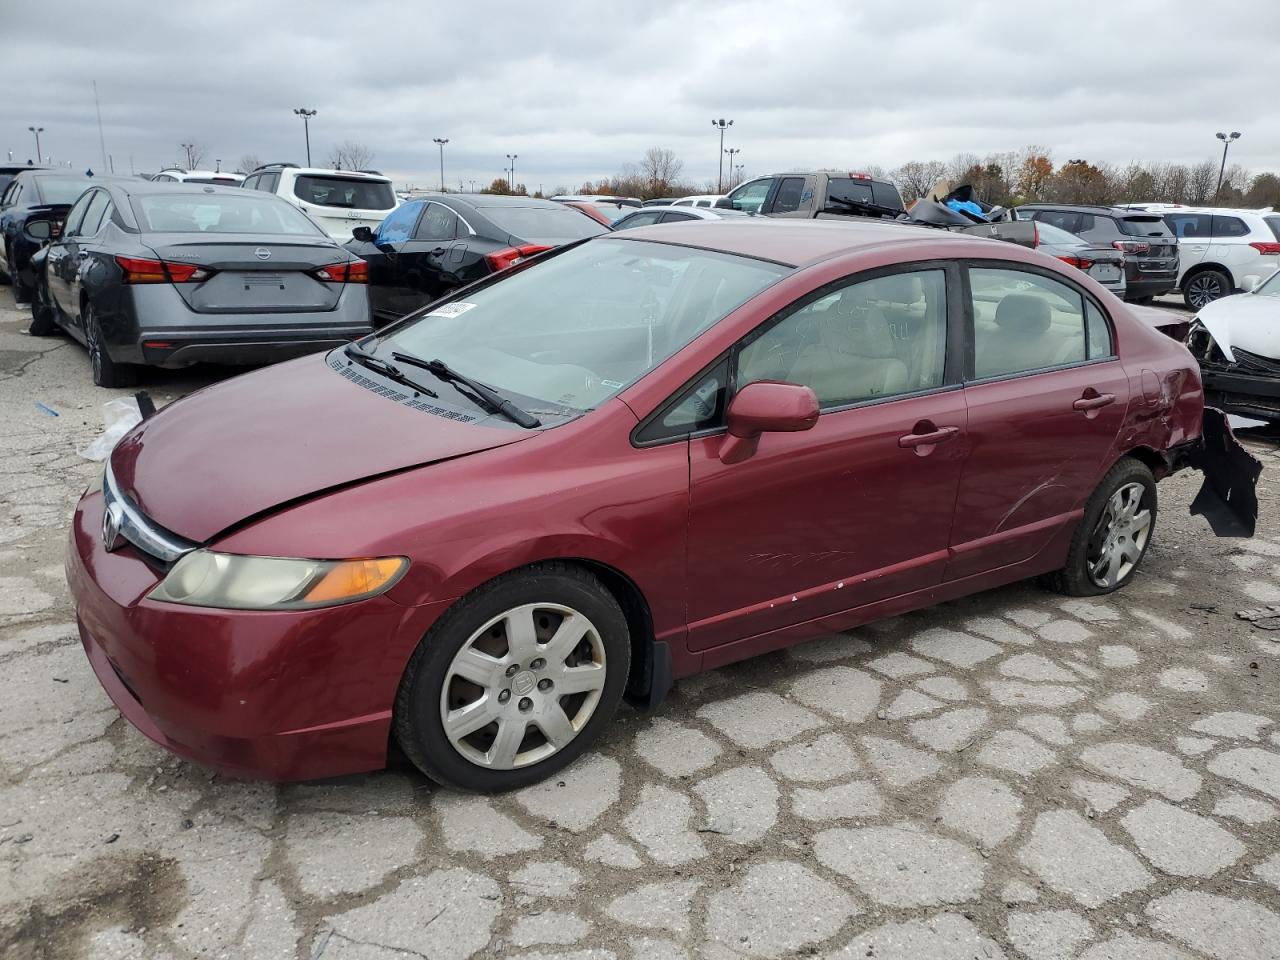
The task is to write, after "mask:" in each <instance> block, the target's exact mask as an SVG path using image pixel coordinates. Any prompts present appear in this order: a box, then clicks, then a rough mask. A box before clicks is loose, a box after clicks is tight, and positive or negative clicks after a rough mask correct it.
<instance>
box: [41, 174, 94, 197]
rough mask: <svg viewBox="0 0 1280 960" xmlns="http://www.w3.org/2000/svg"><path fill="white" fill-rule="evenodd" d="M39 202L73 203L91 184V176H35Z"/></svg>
mask: <svg viewBox="0 0 1280 960" xmlns="http://www.w3.org/2000/svg"><path fill="white" fill-rule="evenodd" d="M35 179H36V184H37V186H38V187H39V188H40V196H41V198H42V199H41V201H40V202H41V203H75V202H76V197H78V196H80V194H82V193H84V192H85V191H86V190H88V189H89V188H90V187H92V186H93V183H94V181H93V179H92V178H91V177H36V178H35Z"/></svg>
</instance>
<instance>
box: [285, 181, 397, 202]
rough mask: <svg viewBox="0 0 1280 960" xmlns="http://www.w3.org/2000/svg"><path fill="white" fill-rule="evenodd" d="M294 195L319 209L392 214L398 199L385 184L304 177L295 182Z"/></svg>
mask: <svg viewBox="0 0 1280 960" xmlns="http://www.w3.org/2000/svg"><path fill="white" fill-rule="evenodd" d="M293 195H294V196H295V197H297V198H298V199H299V200H305V201H306V202H307V203H314V204H315V205H316V206H319V207H340V208H341V209H343V210H390V209H391V208H392V207H394V206H395V205H396V195H395V193H394V192H392V190H391V184H390V183H389V182H387V181H385V180H365V179H363V178H356V177H341V176H338V177H329V176H315V175H311V174H304V175H303V176H300V177H298V179H296V180H294V181H293Z"/></svg>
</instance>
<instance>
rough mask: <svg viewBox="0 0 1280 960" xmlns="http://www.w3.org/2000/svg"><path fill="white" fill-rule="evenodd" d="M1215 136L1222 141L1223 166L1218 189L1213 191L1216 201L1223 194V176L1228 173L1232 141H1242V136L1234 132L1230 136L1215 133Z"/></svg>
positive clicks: (1219, 170)
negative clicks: (1228, 159)
mask: <svg viewBox="0 0 1280 960" xmlns="http://www.w3.org/2000/svg"><path fill="white" fill-rule="evenodd" d="M1214 136H1215V137H1217V138H1218V139H1219V140H1221V141H1222V166H1220V167H1218V189H1217V190H1215V191H1213V197H1214V199H1215V200H1216V199H1217V198H1218V196H1219V195H1220V194H1221V193H1222V175H1223V174H1224V173H1226V171H1227V148H1228V147H1229V146H1231V143H1232V141H1234V140H1239V139H1240V134H1239V133H1238V132H1236V131H1232V132H1231V133H1230V134H1226V133H1215V134H1214Z"/></svg>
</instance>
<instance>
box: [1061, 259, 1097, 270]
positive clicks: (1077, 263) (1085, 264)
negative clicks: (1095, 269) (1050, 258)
mask: <svg viewBox="0 0 1280 960" xmlns="http://www.w3.org/2000/svg"><path fill="white" fill-rule="evenodd" d="M1058 259H1059V260H1061V261H1062V262H1063V263H1069V264H1071V266H1073V267H1079V268H1080V269H1081V270H1088V269H1089V268H1090V267H1092V266H1093V261H1092V260H1086V259H1084V258H1083V257H1059V258H1058Z"/></svg>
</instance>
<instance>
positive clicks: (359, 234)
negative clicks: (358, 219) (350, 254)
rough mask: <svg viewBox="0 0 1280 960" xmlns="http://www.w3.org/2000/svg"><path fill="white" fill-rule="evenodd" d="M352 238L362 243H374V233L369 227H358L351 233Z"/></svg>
mask: <svg viewBox="0 0 1280 960" xmlns="http://www.w3.org/2000/svg"><path fill="white" fill-rule="evenodd" d="M351 237H352V239H354V240H359V241H360V242H361V243H373V231H372V230H371V229H369V228H368V227H356V228H355V229H354V230H352V231H351Z"/></svg>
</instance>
